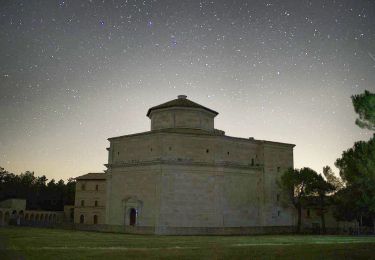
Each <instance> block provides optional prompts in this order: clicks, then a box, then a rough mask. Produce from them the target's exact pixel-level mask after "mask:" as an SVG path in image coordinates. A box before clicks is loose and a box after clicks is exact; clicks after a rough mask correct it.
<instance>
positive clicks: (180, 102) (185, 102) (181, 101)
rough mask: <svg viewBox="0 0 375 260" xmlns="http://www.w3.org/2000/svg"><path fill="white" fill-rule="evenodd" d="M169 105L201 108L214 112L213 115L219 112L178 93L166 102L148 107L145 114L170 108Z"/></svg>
mask: <svg viewBox="0 0 375 260" xmlns="http://www.w3.org/2000/svg"><path fill="white" fill-rule="evenodd" d="M170 107H190V108H201V109H204V110H207V111H209V112H211V113H214V114H215V115H217V114H219V113H218V112H216V111H214V110H212V109H209V108H207V107H204V106H202V105H199V104H197V103H195V102H193V101H191V100H189V99H187V98H186V96H183V95H180V96H178V98H177V99H173V100H171V101H168V102H166V103H163V104H160V105H158V106H154V107H152V108H150V109H149V110H148V111H147V116H149V115H150V113H151V111H153V110H157V109H162V108H170Z"/></svg>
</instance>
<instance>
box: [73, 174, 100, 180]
mask: <svg viewBox="0 0 375 260" xmlns="http://www.w3.org/2000/svg"><path fill="white" fill-rule="evenodd" d="M105 179H106V174H105V173H104V172H90V173H87V174H85V175H81V176H78V177H77V178H76V180H105Z"/></svg>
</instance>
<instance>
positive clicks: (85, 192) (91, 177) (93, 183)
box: [74, 173, 106, 224]
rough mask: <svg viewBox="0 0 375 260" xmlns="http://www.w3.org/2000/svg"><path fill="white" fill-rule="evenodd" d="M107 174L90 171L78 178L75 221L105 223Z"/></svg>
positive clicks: (78, 222) (77, 222) (80, 222)
mask: <svg viewBox="0 0 375 260" xmlns="http://www.w3.org/2000/svg"><path fill="white" fill-rule="evenodd" d="M105 180H106V174H104V173H88V174H85V175H82V176H79V177H77V178H76V182H77V183H76V195H75V205H74V223H76V224H105V201H106V181H105Z"/></svg>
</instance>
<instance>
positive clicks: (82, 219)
mask: <svg viewBox="0 0 375 260" xmlns="http://www.w3.org/2000/svg"><path fill="white" fill-rule="evenodd" d="M79 223H80V224H83V223H85V217H84V216H83V215H81V216H80V217H79Z"/></svg>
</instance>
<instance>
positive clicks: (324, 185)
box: [307, 166, 336, 234]
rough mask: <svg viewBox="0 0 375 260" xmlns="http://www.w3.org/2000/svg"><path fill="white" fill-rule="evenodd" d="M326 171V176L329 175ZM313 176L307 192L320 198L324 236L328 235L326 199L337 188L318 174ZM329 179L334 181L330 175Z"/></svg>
mask: <svg viewBox="0 0 375 260" xmlns="http://www.w3.org/2000/svg"><path fill="white" fill-rule="evenodd" d="M327 167H328V166H327ZM323 169H324V168H323ZM325 169H326V174H327V170H328V169H327V168H326V167H325ZM313 174H314V175H313V178H312V182H311V183H310V185H308V186H307V191H308V193H313V194H314V195H316V196H318V198H319V202H318V204H319V211H320V219H321V223H322V232H323V234H325V233H326V222H325V213H326V211H327V202H326V198H327V196H328V195H329V194H331V193H332V192H334V191H335V190H336V187H335V186H334V185H333V184H331V183H330V182H329V181H326V180H325V179H324V178H323V176H322V175H319V174H317V173H316V172H314V173H313ZM329 177H331V181H332V179H333V178H332V176H331V175H329ZM333 177H335V176H333Z"/></svg>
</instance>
